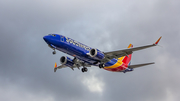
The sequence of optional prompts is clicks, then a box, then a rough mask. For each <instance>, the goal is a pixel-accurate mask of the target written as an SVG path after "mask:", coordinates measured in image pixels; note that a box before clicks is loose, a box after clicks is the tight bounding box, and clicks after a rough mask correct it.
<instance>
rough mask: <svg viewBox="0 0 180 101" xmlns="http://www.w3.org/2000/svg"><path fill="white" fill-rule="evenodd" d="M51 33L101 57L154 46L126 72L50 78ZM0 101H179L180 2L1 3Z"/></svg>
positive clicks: (56, 59)
mask: <svg viewBox="0 0 180 101" xmlns="http://www.w3.org/2000/svg"><path fill="white" fill-rule="evenodd" d="M49 33H58V34H63V35H65V36H68V37H71V38H73V39H75V40H77V41H79V42H82V43H84V44H86V45H88V46H91V47H94V48H98V49H100V50H102V51H105V52H107V51H114V50H119V49H125V48H126V47H127V46H128V44H129V43H132V44H133V45H134V47H136V46H141V45H147V44H152V43H154V42H155V41H156V40H157V39H158V38H159V37H160V36H162V37H163V38H162V40H161V41H160V43H159V45H160V46H161V47H154V48H151V49H147V50H142V51H138V52H134V53H133V57H132V64H138V63H146V62H156V64H155V65H151V66H146V67H142V68H138V69H135V70H134V71H133V72H130V73H126V74H124V73H112V72H108V71H105V70H103V69H99V68H98V67H91V68H89V71H88V72H87V73H82V72H81V71H80V70H78V69H75V71H72V70H71V69H69V68H65V69H61V70H58V71H57V72H56V73H54V72H53V66H54V63H55V62H58V64H60V63H59V58H60V57H61V56H63V55H66V54H63V53H62V52H57V54H56V55H52V49H50V48H49V47H48V46H47V44H46V43H45V42H44V40H43V36H45V35H47V34H49ZM0 35H1V36H0V47H1V49H0V101H14V100H15V101H119V100H122V101H179V99H180V96H179V95H180V87H179V85H180V80H179V78H180V73H179V71H180V64H179V61H180V58H179V57H180V55H179V49H180V48H179V45H180V41H179V39H180V1H178V0H0Z"/></svg>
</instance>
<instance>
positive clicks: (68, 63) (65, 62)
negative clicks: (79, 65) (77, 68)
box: [60, 56, 74, 67]
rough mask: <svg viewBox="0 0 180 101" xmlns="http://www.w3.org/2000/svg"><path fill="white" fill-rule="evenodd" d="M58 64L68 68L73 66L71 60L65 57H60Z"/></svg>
mask: <svg viewBox="0 0 180 101" xmlns="http://www.w3.org/2000/svg"><path fill="white" fill-rule="evenodd" d="M60 63H61V64H62V65H66V66H68V67H72V66H73V65H74V62H73V60H72V59H71V58H69V57H67V56H62V57H61V58H60Z"/></svg>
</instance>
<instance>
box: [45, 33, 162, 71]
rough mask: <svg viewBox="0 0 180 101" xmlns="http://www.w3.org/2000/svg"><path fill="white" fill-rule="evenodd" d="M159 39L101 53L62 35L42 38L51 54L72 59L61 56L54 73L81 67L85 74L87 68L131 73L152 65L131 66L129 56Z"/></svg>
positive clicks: (50, 35) (154, 44)
mask: <svg viewBox="0 0 180 101" xmlns="http://www.w3.org/2000/svg"><path fill="white" fill-rule="evenodd" d="M161 38H162V36H161V37H160V38H159V39H158V40H157V41H156V42H155V43H153V44H151V45H146V46H141V47H135V48H133V45H132V44H129V46H128V48H127V49H123V50H118V51H112V52H103V51H100V50H99V49H96V48H91V47H89V46H87V45H84V44H82V43H80V42H78V41H75V40H73V39H71V38H68V37H66V36H63V35H58V34H49V35H46V36H44V37H43V39H44V41H45V42H46V43H47V44H48V46H49V47H50V48H51V49H53V50H54V51H53V52H52V54H56V50H59V51H61V52H64V53H66V54H68V55H71V56H73V57H74V58H73V59H71V58H69V57H68V56H62V57H61V58H60V63H61V65H60V66H57V63H55V66H54V72H56V71H57V69H61V68H66V67H70V68H71V69H72V70H74V68H78V69H80V67H83V68H81V71H82V72H87V71H88V69H87V67H91V66H97V67H99V68H103V69H104V70H107V71H112V72H123V73H126V72H131V71H133V70H134V68H138V67H142V66H146V65H151V64H154V62H151V63H144V64H136V65H131V56H132V53H133V52H135V51H138V50H142V49H146V48H150V47H153V46H157V44H158V43H159V41H160V39H161Z"/></svg>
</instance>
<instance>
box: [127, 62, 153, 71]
mask: <svg viewBox="0 0 180 101" xmlns="http://www.w3.org/2000/svg"><path fill="white" fill-rule="evenodd" d="M151 64H154V62H152V63H145V64H137V65H130V66H128V68H131V69H133V68H138V67H142V66H146V65H151Z"/></svg>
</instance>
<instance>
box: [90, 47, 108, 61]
mask: <svg viewBox="0 0 180 101" xmlns="http://www.w3.org/2000/svg"><path fill="white" fill-rule="evenodd" d="M89 55H90V56H91V57H92V58H95V59H98V60H102V59H104V57H105V56H104V53H102V52H101V51H99V50H97V49H94V48H93V49H91V50H90V51H89Z"/></svg>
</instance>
